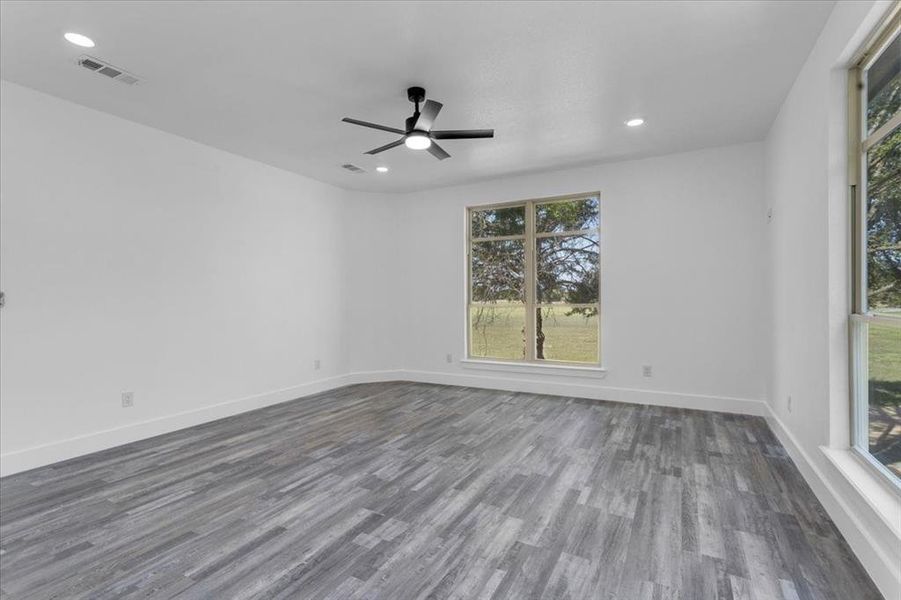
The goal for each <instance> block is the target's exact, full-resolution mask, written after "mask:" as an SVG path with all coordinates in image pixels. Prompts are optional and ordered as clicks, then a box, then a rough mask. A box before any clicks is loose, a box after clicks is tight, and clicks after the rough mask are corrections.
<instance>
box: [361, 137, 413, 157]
mask: <svg viewBox="0 0 901 600" xmlns="http://www.w3.org/2000/svg"><path fill="white" fill-rule="evenodd" d="M403 143H404V138H400V139H399V140H397V141H396V142H391V143H390V144H385V145H384V146H379V147H378V148H376V149H375V150H370V151H369V152H365V154H378V153H379V152H384V151H385V150H390V149H391V148H394V147H395V146H400V145H401V144H403Z"/></svg>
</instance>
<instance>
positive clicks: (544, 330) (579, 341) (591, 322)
mask: <svg viewBox="0 0 901 600" xmlns="http://www.w3.org/2000/svg"><path fill="white" fill-rule="evenodd" d="M535 312H536V314H535V357H536V358H539V359H546V360H562V361H567V362H584V363H595V364H596V363H597V362H598V335H599V332H598V309H597V307H596V306H595V307H591V308H570V307H567V306H555V307H553V308H538V309H536V311H535Z"/></svg>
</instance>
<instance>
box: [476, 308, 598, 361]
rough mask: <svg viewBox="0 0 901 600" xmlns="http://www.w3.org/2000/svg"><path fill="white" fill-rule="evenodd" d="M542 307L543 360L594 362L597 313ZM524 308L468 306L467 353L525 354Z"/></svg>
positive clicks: (491, 355) (505, 356)
mask: <svg viewBox="0 0 901 600" xmlns="http://www.w3.org/2000/svg"><path fill="white" fill-rule="evenodd" d="M542 310H544V311H545V312H544V323H543V327H542V330H543V331H544V334H545V342H544V356H545V359H547V360H558V361H566V362H584V363H597V362H598V317H597V316H594V317H589V318H585V317H584V316H582V315H579V314H574V315H567V314H566V313H567V312H568V310H567V309H566V308H563V307H560V308H553V309H550V310H547V309H542ZM525 319H526V310H525V307H523V306H522V305H516V304H512V303H511V304H502V303H498V304H496V305H492V306H474V307H471V308H470V323H471V327H470V336H469V340H470V354H471V355H472V356H478V357H482V358H500V359H508V360H511V359H512V360H517V359H520V360H521V359H522V358H523V357H524V355H525V340H524V335H523V331H524V328H525V322H526V321H525Z"/></svg>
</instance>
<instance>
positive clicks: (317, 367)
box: [313, 358, 322, 371]
mask: <svg viewBox="0 0 901 600" xmlns="http://www.w3.org/2000/svg"><path fill="white" fill-rule="evenodd" d="M321 366H322V363H321V362H319V359H318V358H317V359H316V360H314V361H313V370H314V371H318V370H319V367H321Z"/></svg>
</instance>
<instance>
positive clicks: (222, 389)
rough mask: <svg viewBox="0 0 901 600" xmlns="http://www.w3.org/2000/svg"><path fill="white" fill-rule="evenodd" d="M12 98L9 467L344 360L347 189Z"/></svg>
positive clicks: (4, 383)
mask: <svg viewBox="0 0 901 600" xmlns="http://www.w3.org/2000/svg"><path fill="white" fill-rule="evenodd" d="M0 94H2V95H0V111H2V112H0V126H2V137H0V143H2V146H0V174H2V177H0V198H2V201H0V276H2V281H0V283H2V289H3V290H4V291H5V292H6V293H7V303H6V306H5V307H4V308H3V309H2V311H0V319H2V321H0V327H2V336H0V371H2V377H0V398H2V403H0V453H2V455H3V471H4V472H11V471H13V470H19V469H20V468H27V467H31V466H36V464H40V463H42V462H50V461H52V460H58V459H60V458H65V457H66V456H70V455H74V454H79V453H82V452H85V451H90V450H96V449H98V445H99V446H108V445H113V444H115V443H122V442H125V441H131V440H132V439H135V438H138V437H145V436H146V435H151V434H155V433H160V432H162V431H168V430H171V429H174V428H176V427H179V426H185V425H190V424H193V423H195V422H201V421H205V420H209V419H211V418H215V417H217V416H222V415H223V414H227V413H229V412H234V411H240V410H247V409H248V408H252V407H253V406H256V405H258V404H259V403H261V402H262V403H265V402H269V401H274V400H277V399H281V400H287V399H290V398H293V397H297V396H300V395H303V394H304V393H308V390H310V389H312V388H310V387H309V385H308V384H310V383H311V382H315V381H317V380H321V379H327V378H330V377H333V376H335V375H337V374H339V373H342V372H344V371H345V367H344V365H343V364H342V361H343V360H344V354H345V351H344V349H343V348H342V347H341V346H342V338H341V335H340V331H341V319H342V308H343V306H342V304H341V303H340V302H338V299H339V298H342V297H343V286H344V285H345V283H346V282H345V280H344V279H343V277H342V261H343V259H344V255H343V253H344V248H343V247H342V246H343V244H342V236H341V235H340V232H341V231H342V230H343V228H344V225H345V216H346V215H345V213H344V207H345V203H344V200H345V196H346V192H344V191H342V190H339V189H336V188H333V187H331V186H328V185H325V184H322V183H319V182H316V181H312V180H309V179H305V178H303V177H300V176H297V175H294V174H291V173H287V172H285V171H281V170H278V169H275V168H272V167H268V166H264V165H262V164H259V163H256V162H253V161H250V160H247V159H244V158H240V157H236V156H234V155H231V154H228V153H225V152H221V151H218V150H214V149H212V148H209V147H206V146H203V145H200V144H197V143H194V142H191V141H187V140H184V139H182V138H179V137H176V136H173V135H169V134H166V133H163V132H160V131H157V130H154V129H150V128H147V127H144V126H141V125H137V124H134V123H131V122H128V121H124V120H122V119H119V118H115V117H112V116H109V115H106V114H103V113H99V112H96V111H93V110H90V109H87V108H84V107H81V106H78V105H75V104H72V103H69V102H66V101H63V100H59V99H56V98H53V97H50V96H47V95H44V94H41V93H38V92H35V91H32V90H29V89H26V88H23V87H20V86H17V85H15V84H11V83H8V82H2V87H0ZM314 358H319V359H320V360H321V361H322V368H321V370H319V371H314V370H313V367H312V364H313V359H314ZM122 390H133V391H134V392H135V393H136V398H135V406H134V407H133V408H129V409H123V408H121V406H120V392H121V391H122ZM280 390H281V391H280ZM273 394H274V395H273ZM239 399H245V401H244V402H237V403H234V404H232V405H222V403H227V402H230V401H235V400H239ZM190 411H199V412H195V413H191V412H190ZM186 412H187V413H189V414H187V415H183V414H181V413H186ZM179 415H180V416H179ZM160 419H162V420H161V421H155V420H160ZM148 423H149V424H148ZM98 432H106V433H102V434H101V435H100V436H99V438H98V436H96V435H92V434H97V433H98ZM60 443H62V446H60ZM48 445H49V446H48ZM35 448H37V449H38V450H36V451H35V450H34V449H35ZM41 448H46V452H45V453H44V454H42V453H41ZM23 451H24V452H23Z"/></svg>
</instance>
